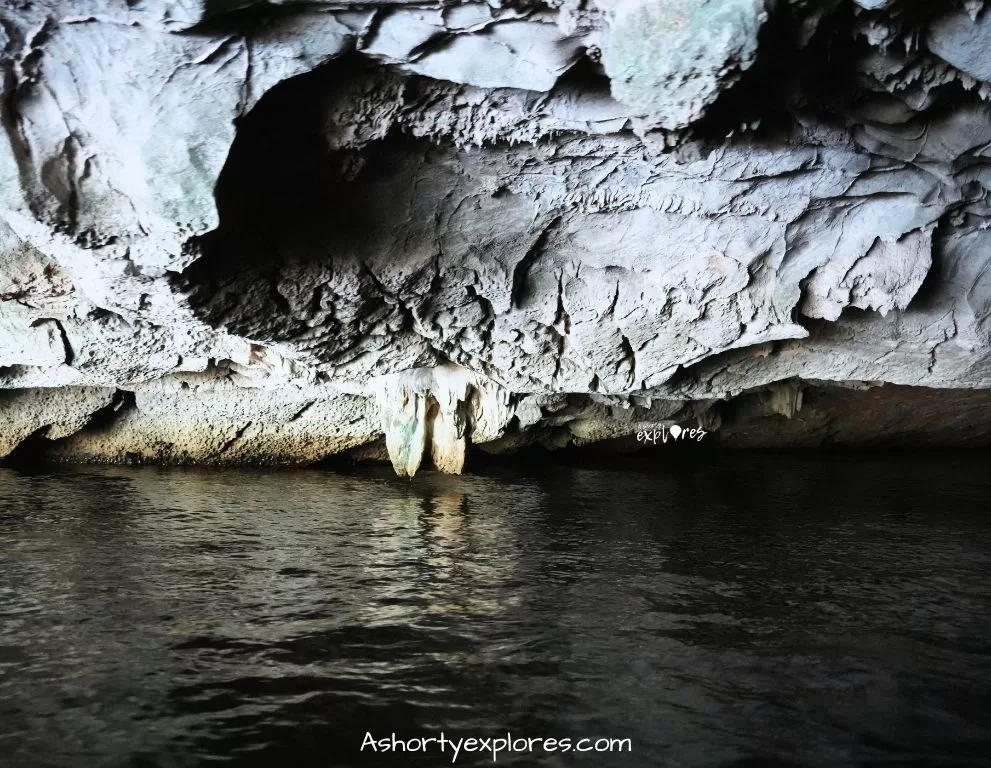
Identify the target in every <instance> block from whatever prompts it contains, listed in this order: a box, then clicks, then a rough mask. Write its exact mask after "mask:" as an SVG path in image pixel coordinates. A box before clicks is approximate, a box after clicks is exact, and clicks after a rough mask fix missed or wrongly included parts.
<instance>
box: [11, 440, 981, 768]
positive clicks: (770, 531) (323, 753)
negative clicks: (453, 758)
mask: <svg viewBox="0 0 991 768" xmlns="http://www.w3.org/2000/svg"><path fill="white" fill-rule="evenodd" d="M984 463H985V462H984V460H983V459H973V460H969V459H968V460H963V459H960V458H957V457H953V458H947V459H942V460H933V459H932V458H931V457H929V458H926V459H925V460H923V459H906V458H901V459H898V460H897V461H896V460H890V461H885V460H880V459H873V460H865V459H863V458H850V459H830V460H824V459H822V458H821V457H808V458H797V459H785V458H782V457H751V458H750V459H746V460H744V459H740V458H735V459H734V461H733V464H731V465H730V464H725V465H720V464H717V463H709V464H706V463H700V464H695V465H681V466H676V465H673V466H667V467H660V468H655V469H653V470H651V471H649V472H634V471H623V472H603V471H592V470H584V469H574V468H563V467H549V468H546V469H544V470H541V471H539V472H538V471H536V470H535V471H533V472H531V473H526V474H523V475H520V474H519V473H518V472H516V473H515V474H513V473H508V472H506V471H504V470H500V471H498V472H496V473H494V474H492V475H489V476H474V477H472V476H465V477H445V476H439V475H430V474H428V475H424V476H418V477H417V478H416V479H415V480H414V481H412V482H410V481H400V480H396V479H393V478H391V477H388V476H387V475H386V474H384V473H380V472H378V471H365V472H362V473H360V474H355V475H339V474H334V473H329V472H321V471H316V470H313V471H292V472H261V471H200V470H180V469H168V470H166V469H152V468H147V469H88V468H87V469H78V470H71V471H55V472H44V473H30V472H28V473H25V472H20V471H14V470H9V469H8V470H0V756H2V757H0V762H2V764H3V765H5V766H6V765H11V766H22V765H23V766H29V765H71V766H77V765H86V766H89V765H108V766H110V765H113V766H116V765H162V766H166V765H168V766H172V765H201V764H207V763H210V764H212V763H214V762H216V761H218V760H219V761H222V762H224V763H225V764H235V765H238V764H244V765H283V764H286V765H333V766H349V765H381V764H388V765H410V764H422V765H441V764H448V763H449V762H450V756H449V755H448V756H447V757H446V759H441V758H440V757H438V756H437V755H436V754H433V755H430V756H427V757H423V756H419V757H417V756H412V755H407V756H406V757H405V758H404V759H401V760H392V761H388V760H386V759H385V758H384V757H383V756H382V755H379V756H378V757H377V758H376V757H374V756H372V755H370V754H367V753H366V754H364V755H362V754H359V752H358V748H359V746H360V744H361V741H362V737H363V736H364V734H365V732H366V731H372V732H373V733H375V734H376V735H381V736H388V735H389V734H390V733H391V732H393V731H395V732H396V733H398V734H400V735H405V736H425V735H432V734H436V733H439V732H440V731H441V730H443V731H445V732H446V733H447V734H448V735H453V736H456V737H461V736H491V735H496V734H501V733H504V732H505V731H507V730H510V731H512V732H513V733H514V735H516V734H519V735H522V736H545V737H551V736H554V737H572V738H579V737H582V736H593V737H597V736H607V737H615V738H630V739H632V742H633V753H632V754H599V755H592V756H586V757H585V758H584V759H582V758H580V757H578V756H576V755H574V754H571V755H567V756H565V755H561V754H558V755H551V754H539V755H530V756H527V755H505V756H502V757H501V758H500V761H499V764H510V765H546V766H565V765H568V766H570V765H590V766H611V765H616V766H631V765H633V766H641V765H642V766H660V765H677V766H744V765H868V764H886V765H892V766H895V765H899V766H900V765H907V764H915V765H989V764H991V759H989V756H991V579H989V577H991V518H989V517H988V510H987V508H988V507H989V505H988V503H987V502H988V498H989V493H988V491H989V490H991V479H989V478H988V477H987V473H986V472H985V471H984V470H983V464H984ZM475 764H491V763H490V762H488V761H487V760H485V759H479V758H477V757H471V756H466V755H462V757H461V758H460V759H459V761H458V765H475Z"/></svg>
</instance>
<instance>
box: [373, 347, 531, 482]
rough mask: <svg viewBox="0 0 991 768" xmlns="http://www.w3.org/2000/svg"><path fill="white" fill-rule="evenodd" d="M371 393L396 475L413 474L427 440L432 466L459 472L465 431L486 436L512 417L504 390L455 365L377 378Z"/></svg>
mask: <svg viewBox="0 0 991 768" xmlns="http://www.w3.org/2000/svg"><path fill="white" fill-rule="evenodd" d="M374 391H375V396H376V399H377V401H378V406H379V414H380V419H381V424H382V431H383V432H384V433H385V444H386V448H387V449H388V451H389V458H390V459H391V460H392V466H393V468H394V469H395V470H396V474H398V475H399V476H400V477H412V476H413V475H415V474H416V471H417V470H418V469H419V468H420V463H421V462H422V460H423V456H424V453H425V452H426V450H427V446H428V444H429V448H430V456H431V458H432V459H433V463H434V466H435V467H437V469H439V470H441V471H442V472H448V473H450V474H461V471H462V469H463V468H464V463H465V454H466V453H467V450H468V433H469V431H473V432H474V433H476V434H478V435H479V437H483V438H484V439H487V440H491V439H493V438H494V437H498V436H499V435H500V434H501V433H502V430H503V429H504V428H505V425H506V424H507V423H508V422H509V419H510V418H511V416H512V409H511V408H510V407H509V396H508V393H506V392H505V391H504V390H503V389H502V388H501V387H499V386H498V385H497V384H495V383H494V382H492V381H489V380H487V379H484V378H483V377H481V376H479V375H477V374H475V373H472V372H471V371H468V370H467V369H465V368H461V367H460V366H457V365H443V366H439V367H437V368H418V369H414V370H410V371H405V372H403V373H399V374H393V375H389V376H383V377H381V378H379V379H377V380H376V381H375V384H374Z"/></svg>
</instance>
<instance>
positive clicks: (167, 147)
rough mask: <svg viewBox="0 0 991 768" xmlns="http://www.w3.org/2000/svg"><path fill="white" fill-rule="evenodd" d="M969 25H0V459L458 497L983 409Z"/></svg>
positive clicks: (274, 17)
mask: <svg viewBox="0 0 991 768" xmlns="http://www.w3.org/2000/svg"><path fill="white" fill-rule="evenodd" d="M989 30H991V10H987V9H985V7H984V3H982V2H978V1H977V0H968V1H967V2H961V3H946V4H930V3H921V2H909V0H901V1H900V2H899V0H894V1H893V2H885V3H878V2H866V1H865V0H858V1H857V2H854V1H853V0H833V2H828V3H806V2H799V0H791V1H790V2H789V1H786V0H778V1H772V0H766V2H764V1H762V0H656V1H654V2H644V1H643V0H563V1H561V0H557V1H555V2H539V1H538V0H526V1H522V2H508V1H506V2H495V1H493V2H491V3H472V2H468V3H455V4H443V5H441V4H432V3H430V2H405V1H403V0H392V2H375V3H362V2H346V1H344V0H342V1H340V2H333V3H331V2H308V3H297V2H279V3H262V2H251V0H238V1H236V2H221V3H215V2H210V3H204V2H199V3H197V2H169V1H168V0H148V1H147V2H137V3H135V2H123V0H120V2H102V1H101V2H97V1H96V0H92V1H90V0H82V1H80V0H74V1H73V2H59V1H58V0H45V1H42V2H28V3H21V2H17V3H12V2H9V3H0V90H2V94H0V95H2V99H0V123H2V127H3V130H2V131H0V397H2V398H3V400H2V405H0V414H2V415H3V420H2V421H0V456H2V455H6V454H9V453H11V452H12V451H14V450H15V449H16V447H17V446H18V445H19V444H21V443H23V442H25V441H29V442H30V443H31V445H32V446H33V447H34V448H36V449H44V450H45V451H46V452H47V453H48V454H49V455H51V456H55V457H58V458H60V459H62V460H105V461H169V462H188V463H193V462H197V463H241V462H257V463H296V462H315V461H320V460H322V459H324V458H326V457H328V456H332V455H337V454H341V453H345V452H349V451H352V452H353V451H355V450H357V449H360V448H361V447H362V446H366V447H367V446H374V445H377V444H378V441H379V440H380V438H381V437H382V436H383V435H384V444H385V446H386V447H387V449H388V452H389V454H390V456H391V458H392V461H393V464H394V466H395V467H396V470H397V472H399V473H400V474H409V475H411V474H413V473H415V472H416V471H417V469H418V468H419V467H420V466H421V464H422V463H423V462H424V461H425V460H430V459H432V460H433V463H434V464H435V465H437V466H438V467H440V468H441V469H443V470H446V471H451V472H458V471H461V469H462V467H463V464H464V459H465V452H466V450H467V447H468V446H469V445H472V444H474V445H478V446H480V447H486V448H488V449H491V450H498V451H511V450H514V449H516V448H518V447H520V446H522V445H526V444H529V443H532V442H541V443H543V444H545V445H549V446H563V445H567V444H576V443H578V444H582V443H591V442H595V441H598V440H606V439H611V438H616V437H623V436H628V435H630V434H632V433H634V432H636V431H637V430H638V429H655V428H658V427H660V426H664V425H670V424H672V423H686V424H687V423H689V422H692V423H696V422H699V423H703V424H705V425H706V429H718V428H719V426H720V423H721V422H722V416H721V414H723V413H730V412H732V408H730V407H729V406H728V404H729V403H730V401H732V400H733V399H734V398H758V399H761V398H763V399H762V400H761V402H765V401H766V402H769V403H773V404H774V406H773V409H772V410H774V412H775V413H778V414H781V415H782V418H786V417H787V418H791V417H795V416H796V414H800V413H801V411H802V404H803V399H802V398H801V397H800V396H799V395H798V394H796V393H800V392H802V391H804V389H805V388H807V387H810V386H812V387H816V388H825V389H826V390H827V391H828V388H829V387H830V386H841V387H845V388H849V387H869V388H872V391H877V392H878V393H880V395H879V396H878V398H875V400H876V401H877V402H881V403H883V402H884V401H885V398H884V393H885V392H886V391H889V392H890V391H892V390H890V389H887V390H886V389H885V388H884V387H883V385H884V384H893V385H902V386H909V387H922V388H929V389H933V390H950V389H957V390H964V389H966V390H985V389H989V385H991V356H989V351H991V330H989V327H988V318H989V312H991V277H989V275H991V269H989V266H991V235H989V234H988V230H987V223H988V220H989V214H991V208H989V205H988V189H989V187H991V165H989V152H991V150H989V147H991V103H989V99H991V54H989V53H988V46H987V41H988V39H989V38H991V32H989ZM879 387H880V389H878V388H879ZM816 391H818V389H817V390H816ZM875 400H871V403H872V405H871V408H876V407H878V406H876V405H875V404H874V403H875ZM844 402H847V401H844ZM849 402H851V403H855V402H856V400H855V399H851V400H849ZM864 402H866V401H864ZM960 402H966V403H969V404H970V405H968V406H967V407H970V408H976V407H977V406H976V405H973V404H974V403H977V402H981V401H980V398H974V399H971V400H961V401H960ZM806 407H807V406H806ZM851 407H855V406H851ZM961 407H963V406H961ZM745 411H746V409H743V411H740V412H745ZM853 421H856V419H853ZM796 423H799V422H797V421H794V419H792V427H794V424H796ZM809 423H811V422H809ZM870 423H872V422H870V421H869V420H865V421H864V424H865V427H864V429H865V431H869V430H870V426H869V424H870ZM735 429H736V432H735V433H733V432H727V435H731V434H741V432H740V430H739V428H735ZM810 429H811V428H810ZM782 433H783V434H784V433H787V434H795V433H796V430H795V429H794V428H791V429H789V430H782ZM45 438H47V442H46V440H45ZM793 442H802V441H801V440H799V438H798V437H794V438H793ZM806 442H807V441H806ZM370 452H371V451H370Z"/></svg>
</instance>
